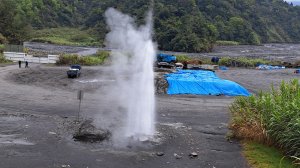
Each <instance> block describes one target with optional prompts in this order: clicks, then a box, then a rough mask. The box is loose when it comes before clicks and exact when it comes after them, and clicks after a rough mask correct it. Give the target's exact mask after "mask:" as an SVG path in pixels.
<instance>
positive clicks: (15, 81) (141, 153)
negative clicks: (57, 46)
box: [0, 64, 300, 168]
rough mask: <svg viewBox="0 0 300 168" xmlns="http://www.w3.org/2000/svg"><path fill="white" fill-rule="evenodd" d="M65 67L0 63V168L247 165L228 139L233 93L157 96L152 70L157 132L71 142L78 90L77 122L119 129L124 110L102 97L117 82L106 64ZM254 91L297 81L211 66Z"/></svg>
mask: <svg viewBox="0 0 300 168" xmlns="http://www.w3.org/2000/svg"><path fill="white" fill-rule="evenodd" d="M67 69H68V67H52V66H44V65H37V64H36V65H35V64H32V65H30V68H29V69H24V68H23V69H19V68H18V67H17V65H12V66H6V67H0V88H1V90H0V150H1V153H0V162H1V166H0V167H1V168H16V167H22V168H32V167H45V168H61V167H72V168H87V167H89V168H94V167H95V168H98V167H112V168H116V167H122V168H126V167H128V168H129V167H130V168H131V167H143V168H144V167H149V168H150V167H162V168H165V167H170V168H176V167H178V168H182V167H187V168H190V167H191V168H194V167H201V168H214V167H215V168H218V167H222V168H234V167H236V168H241V167H248V165H247V163H246V161H245V159H244V157H243V155H242V154H241V147H240V145H239V143H238V142H236V141H234V140H230V139H228V138H227V133H228V128H227V125H228V122H229V111H228V105H230V103H231V102H232V101H233V99H234V98H232V97H224V96H218V97H217V96H193V95H177V96H169V95H165V94H163V92H164V91H165V89H166V87H167V83H166V82H165V80H164V79H163V75H164V74H165V73H168V71H166V70H159V71H158V70H157V72H156V79H157V80H156V86H157V87H156V88H157V93H159V94H157V96H156V104H157V105H156V106H157V107H156V109H157V110H156V111H157V117H156V118H157V122H156V126H157V135H156V139H155V140H153V141H151V142H144V143H141V144H139V145H136V144H129V145H127V146H125V147H124V146H123V147H120V146H121V144H118V143H121V142H118V141H114V140H112V139H109V140H105V141H103V142H97V143H83V142H78V141H74V139H73V135H74V133H75V132H76V131H77V130H78V123H77V122H76V121H77V114H78V103H79V101H78V100H77V91H78V90H83V91H84V99H83V101H82V111H81V114H80V118H81V119H84V120H86V119H90V120H95V121H96V122H99V123H100V125H101V124H102V125H103V127H105V128H108V129H112V130H115V129H118V128H119V125H118V124H119V122H120V121H121V120H122V118H123V116H122V114H119V113H117V111H119V107H114V98H113V97H111V95H109V94H108V92H109V91H108V90H109V89H110V88H111V85H114V83H115V79H113V78H112V76H111V71H110V70H109V68H107V67H105V66H102V67H83V70H82V75H81V77H80V78H78V79H69V78H67V75H66V70H67ZM216 73H217V74H218V75H219V76H220V77H222V78H225V79H230V80H233V81H236V82H238V83H240V84H242V85H243V86H245V87H246V88H247V89H249V90H250V91H251V92H252V93H257V92H259V90H261V89H262V90H268V88H269V85H270V84H272V83H274V85H275V86H278V85H279V83H280V81H281V80H290V79H292V78H297V79H300V76H299V75H296V74H294V73H293V70H292V69H286V70H274V71H261V70H253V69H230V70H228V71H217V72H216Z"/></svg>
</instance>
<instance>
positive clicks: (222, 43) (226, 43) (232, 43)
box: [216, 40, 240, 46]
mask: <svg viewBox="0 0 300 168" xmlns="http://www.w3.org/2000/svg"><path fill="white" fill-rule="evenodd" d="M239 44H240V43H239V42H237V41H226V40H218V41H216V45H219V46H236V45H239Z"/></svg>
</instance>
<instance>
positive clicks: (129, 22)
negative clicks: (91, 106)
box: [105, 8, 156, 140]
mask: <svg viewBox="0 0 300 168" xmlns="http://www.w3.org/2000/svg"><path fill="white" fill-rule="evenodd" d="M105 17H106V21H107V25H108V26H109V28H110V33H108V34H107V36H106V43H107V44H106V45H107V47H109V48H112V49H113V51H112V57H113V65H112V68H113V71H114V75H115V78H116V81H117V88H116V89H115V90H113V91H114V92H115V93H116V94H117V98H118V100H119V101H118V104H117V105H114V106H118V107H121V111H122V112H124V113H126V119H125V121H124V129H120V131H119V132H120V133H119V134H122V135H120V136H122V137H125V138H133V139H135V140H145V138H146V139H148V138H151V137H153V135H154V132H155V97H154V72H153V61H154V58H155V54H156V53H155V48H156V47H155V45H154V43H153V41H152V12H149V14H148V17H147V19H146V24H145V25H143V26H140V27H138V26H136V25H135V23H134V19H133V18H131V17H130V16H128V15H125V14H123V13H121V12H119V11H117V10H115V9H113V8H110V9H108V10H107V11H106V12H105Z"/></svg>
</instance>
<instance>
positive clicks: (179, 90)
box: [166, 70, 250, 96]
mask: <svg viewBox="0 0 300 168" xmlns="http://www.w3.org/2000/svg"><path fill="white" fill-rule="evenodd" d="M166 79H167V81H168V83H169V88H168V92H167V93H168V94H170V95H174V94H195V95H227V96H249V95H250V93H249V92H248V91H247V90H246V89H245V88H244V87H242V86H240V85H239V84H237V83H235V82H232V81H229V80H223V79H220V78H219V77H217V76H216V74H215V73H214V72H212V71H205V70H180V71H178V72H175V73H172V74H167V75H166Z"/></svg>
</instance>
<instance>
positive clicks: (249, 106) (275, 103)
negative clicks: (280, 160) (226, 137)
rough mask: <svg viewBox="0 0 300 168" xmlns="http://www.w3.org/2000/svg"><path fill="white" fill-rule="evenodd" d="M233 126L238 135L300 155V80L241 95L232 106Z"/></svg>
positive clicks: (290, 154) (296, 155) (290, 153)
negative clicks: (275, 87)
mask: <svg viewBox="0 0 300 168" xmlns="http://www.w3.org/2000/svg"><path fill="white" fill-rule="evenodd" d="M230 111H231V113H232V122H231V126H230V127H231V129H232V130H233V134H234V136H235V137H237V138H241V139H247V140H254V141H257V142H261V143H265V144H272V145H276V146H277V147H279V148H280V149H282V150H283V151H284V152H285V153H286V155H288V156H293V157H294V158H299V157H300V136H299V135H300V134H299V130H300V84H299V81H298V79H294V80H292V81H291V82H290V83H286V82H282V84H281V86H280V88H279V90H275V89H274V88H273V87H272V91H271V92H270V93H265V92H261V93H260V94H259V95H257V96H254V95H252V96H250V97H238V98H237V99H236V100H235V101H234V103H232V105H231V106H230Z"/></svg>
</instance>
